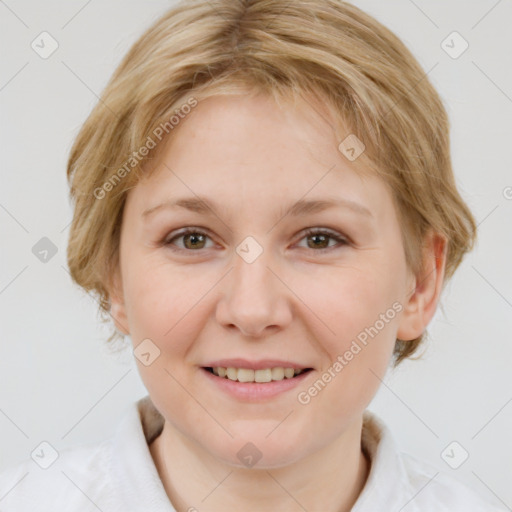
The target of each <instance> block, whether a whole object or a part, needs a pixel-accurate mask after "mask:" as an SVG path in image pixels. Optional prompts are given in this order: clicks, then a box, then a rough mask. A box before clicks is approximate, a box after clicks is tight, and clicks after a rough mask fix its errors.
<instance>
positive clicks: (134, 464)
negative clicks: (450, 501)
mask: <svg viewBox="0 0 512 512" xmlns="http://www.w3.org/2000/svg"><path fill="white" fill-rule="evenodd" d="M163 424H164V418H163V416H162V415H161V414H160V413H159V412H158V410H157V409H156V408H155V406H154V404H153V403H152V401H151V399H150V397H149V395H147V396H145V397H144V398H141V399H140V400H138V401H137V402H135V403H134V404H133V405H132V407H131V408H130V410H129V411H128V414H126V416H125V417H124V418H123V421H122V422H121V423H120V424H119V426H118V428H117V431H116V433H115V435H114V439H113V444H112V452H111V456H110V464H111V475H112V478H113V479H114V482H113V485H114V487H113V488H114V489H116V490H118V491H119V498H120V499H122V500H123V501H124V503H123V506H125V507H126V508H125V510H128V509H129V510H132V511H139V510H140V511H142V510H151V511H152V512H175V509H174V508H173V506H172V505H171V503H170V502H169V499H168V497H167V494H166V492H165V489H164V487H163V484H162V481H161V480H160V477H159V475H158V471H157V469H156V466H155V464H154V461H153V459H152V457H151V453H150V451H149V444H150V443H151V441H153V439H154V438H155V437H157V436H158V435H159V434H160V432H161V431H162V428H163ZM134 440H137V442H135V443H134ZM362 447H363V450H364V451H365V453H366V454H367V455H368V456H369V459H370V460H371V468H370V474H369V476H368V479H367V482H366V485H365V487H364V489H363V491H362V493H361V494H360V496H359V498H358V500H357V502H356V503H355V505H354V507H353V508H352V512H363V511H367V510H370V509H371V510H373V507H374V506H375V504H377V503H378V505H379V510H391V509H392V508H393V507H396V506H397V505H399V506H405V504H406V503H407V502H409V501H410V500H412V499H413V497H414V496H415V494H417V492H418V490H417V489H414V488H413V486H412V485H411V483H410V481H409V478H408V475H407V471H406V469H405V467H404V464H403V461H402V459H401V457H400V454H399V452H398V451H397V448H396V443H395V441H394V439H393V437H392V435H391V433H390V431H389V429H388V428H387V427H386V425H385V424H384V423H383V422H382V421H381V420H380V419H379V418H378V417H377V416H376V415H375V414H374V413H372V412H370V411H365V413H364V416H363V430H362ZM141 465H142V468H141ZM369 507H370V508H369ZM416 510H417V508H415V505H414V503H409V505H408V508H407V511H408V512H414V511H416Z"/></svg>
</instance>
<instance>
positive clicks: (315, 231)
mask: <svg viewBox="0 0 512 512" xmlns="http://www.w3.org/2000/svg"><path fill="white" fill-rule="evenodd" d="M190 234H194V235H204V236H206V237H208V238H210V239H211V237H210V236H209V235H208V233H205V232H204V231H202V230H201V229H199V228H193V227H190V228H185V229H184V230H183V231H181V232H178V233H176V234H175V235H174V236H173V237H172V238H168V237H166V238H164V239H163V240H162V242H161V244H162V245H164V246H166V247H168V248H169V249H171V250H172V251H176V252H189V253H191V252H200V251H201V250H204V249H195V250H194V249H182V248H181V247H175V246H173V244H172V242H173V241H174V240H176V239H178V238H181V237H184V236H186V235H190ZM314 235H324V236H328V237H329V238H331V239H333V240H335V241H336V242H338V244H341V247H343V246H345V245H349V243H350V242H349V240H348V239H347V238H346V237H343V236H341V235H339V234H338V233H336V232H333V231H330V230H327V229H325V228H309V229H307V230H306V231H305V232H304V235H303V237H302V238H301V239H300V241H301V240H303V239H304V238H307V237H310V236H314ZM337 248H339V246H338V247H337V246H334V247H324V248H321V249H311V250H312V251H315V252H320V253H324V252H328V251H330V250H332V249H337ZM306 249H309V247H307V248H306Z"/></svg>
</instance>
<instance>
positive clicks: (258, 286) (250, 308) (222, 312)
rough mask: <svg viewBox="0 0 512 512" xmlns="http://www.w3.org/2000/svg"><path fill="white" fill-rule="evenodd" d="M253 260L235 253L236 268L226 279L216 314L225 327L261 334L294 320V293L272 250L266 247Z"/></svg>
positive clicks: (254, 336)
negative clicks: (281, 273) (284, 277)
mask: <svg viewBox="0 0 512 512" xmlns="http://www.w3.org/2000/svg"><path fill="white" fill-rule="evenodd" d="M241 254H242V253H241ZM250 261H251V260H250V259H244V257H242V256H240V255H239V254H238V253H237V252H236V251H235V252H234V253H233V269H232V270H231V272H229V274H228V276H226V278H225V279H224V280H223V281H224V284H223V286H224V288H223V290H222V297H221V299H220V300H219V303H218V305H217V310H216V315H217V321H218V322H219V323H220V324H221V325H223V326H224V327H226V328H228V329H232V330H234V329H237V330H238V331H240V333H241V334H242V335H243V336H246V337H251V338H261V337H264V336H265V335H267V334H270V333H271V332H272V331H275V332H277V331H279V330H281V329H284V328H285V327H286V326H287V325H288V324H289V323H290V322H291V320H292V308H291V297H292V296H293V293H292V292H291V291H290V289H289V288H288V287H287V286H286V284H284V281H285V280H284V279H283V277H282V276H280V275H279V274H280V272H279V268H278V265H277V264H276V261H275V260H273V259H272V257H271V255H270V251H266V250H263V252H262V253H261V254H260V255H259V256H258V257H257V258H256V259H255V260H254V261H252V262H250Z"/></svg>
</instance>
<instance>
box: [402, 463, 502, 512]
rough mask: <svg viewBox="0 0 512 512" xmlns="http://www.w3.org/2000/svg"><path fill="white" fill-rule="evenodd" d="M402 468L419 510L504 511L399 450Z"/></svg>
mask: <svg viewBox="0 0 512 512" xmlns="http://www.w3.org/2000/svg"><path fill="white" fill-rule="evenodd" d="M400 457H401V459H402V462H403V466H404V469H405V472H406V474H407V476H408V480H409V482H410V484H411V487H412V488H413V489H414V490H415V493H416V495H415V497H414V501H415V502H416V505H417V506H418V510H434V509H435V510H436V511H438V512H504V511H505V510H507V509H506V508H504V507H498V506H493V505H490V504H489V502H488V501H486V500H484V499H483V497H481V496H480V495H479V494H477V493H476V492H475V491H474V490H473V489H471V488H470V487H468V486H467V485H465V484H464V483H462V482H461V481H459V480H458V479H457V478H455V477H453V476H452V475H450V474H448V473H446V472H445V471H440V470H438V469H437V468H435V467H434V466H432V465H431V464H429V463H427V462H425V461H422V460H419V459H417V458H416V457H413V456H412V455H410V454H406V453H401V454H400Z"/></svg>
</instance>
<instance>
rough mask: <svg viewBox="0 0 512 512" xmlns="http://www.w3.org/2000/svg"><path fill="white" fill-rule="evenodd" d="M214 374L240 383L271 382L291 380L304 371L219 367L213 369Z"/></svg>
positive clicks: (279, 368)
mask: <svg viewBox="0 0 512 512" xmlns="http://www.w3.org/2000/svg"><path fill="white" fill-rule="evenodd" d="M213 373H214V374H215V375H217V376H219V377H226V378H228V379H230V380H237V381H238V382H271V381H275V380H283V379H285V378H286V379H291V378H292V377H294V376H295V375H299V374H300V373H302V370H295V369H294V368H283V367H282V366H279V367H276V368H265V369H263V370H250V369H248V368H232V367H230V368H223V367H221V366H217V367H216V368H213Z"/></svg>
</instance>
